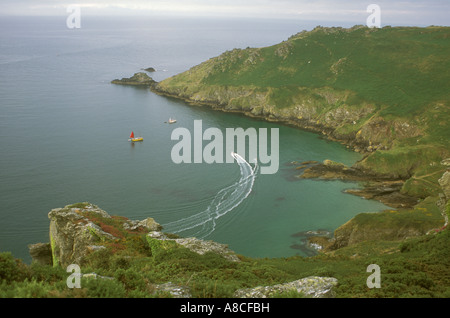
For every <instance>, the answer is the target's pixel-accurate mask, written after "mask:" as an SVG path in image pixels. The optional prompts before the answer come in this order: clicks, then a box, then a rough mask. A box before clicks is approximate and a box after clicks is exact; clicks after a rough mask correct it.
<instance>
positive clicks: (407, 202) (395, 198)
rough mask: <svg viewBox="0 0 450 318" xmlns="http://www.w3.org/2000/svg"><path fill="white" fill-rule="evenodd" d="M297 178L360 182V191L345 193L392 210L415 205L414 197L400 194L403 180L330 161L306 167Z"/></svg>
mask: <svg viewBox="0 0 450 318" xmlns="http://www.w3.org/2000/svg"><path fill="white" fill-rule="evenodd" d="M300 167H301V166H300ZM297 170H302V169H297ZM298 177H299V178H302V179H320V180H343V181H357V182H360V181H361V182H363V187H362V188H361V189H348V190H346V191H345V192H346V193H350V194H353V195H357V196H360V197H363V198H365V199H372V200H378V201H380V202H382V203H384V204H386V205H388V206H391V207H394V208H410V207H413V206H414V205H415V204H417V198H416V197H413V196H408V195H406V194H403V193H402V187H403V184H404V181H403V180H399V179H391V178H389V177H387V176H383V175H375V174H370V173H367V172H365V171H363V170H361V169H359V168H358V167H348V166H346V165H344V164H342V163H339V162H334V161H331V160H324V161H323V163H317V164H314V165H309V166H306V167H305V169H303V172H302V174H300V175H298Z"/></svg>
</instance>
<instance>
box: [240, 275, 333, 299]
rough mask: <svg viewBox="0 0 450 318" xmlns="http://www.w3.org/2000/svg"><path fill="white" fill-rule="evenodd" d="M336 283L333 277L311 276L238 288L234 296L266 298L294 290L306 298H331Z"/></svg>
mask: <svg viewBox="0 0 450 318" xmlns="http://www.w3.org/2000/svg"><path fill="white" fill-rule="evenodd" d="M337 283H338V281H337V279H336V278H334V277H317V276H311V277H306V278H302V279H299V280H296V281H293V282H289V283H285V284H278V285H272V286H258V287H255V288H247V289H239V290H237V291H236V292H235V294H234V296H235V297H236V298H268V297H273V296H275V295H282V294H283V293H288V292H290V291H295V292H297V293H300V294H302V295H304V296H305V297H308V298H333V297H335V295H334V292H333V287H335V286H336V285H337Z"/></svg>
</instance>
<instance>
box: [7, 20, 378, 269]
mask: <svg viewBox="0 0 450 318" xmlns="http://www.w3.org/2000/svg"><path fill="white" fill-rule="evenodd" d="M65 18H66V17H63V16H62V17H51V18H49V17H16V18H12V17H2V18H0V39H1V41H0V70H1V76H0V107H1V114H0V149H1V155H0V167H1V171H0V199H1V200H0V202H1V207H0V251H10V252H12V253H13V255H14V256H15V257H18V258H21V259H23V260H25V261H30V257H29V255H28V248H27V245H28V244H32V243H37V242H48V241H49V238H48V226H49V220H48V217H47V214H48V212H49V211H50V210H51V209H53V208H57V207H63V206H65V205H67V204H72V203H76V202H82V201H89V202H91V203H93V204H96V205H98V206H100V207H101V208H103V209H104V210H106V211H107V212H108V213H110V214H111V215H122V216H126V217H128V218H130V219H143V218H146V217H153V218H155V219H156V221H157V222H159V223H161V224H162V225H165V224H169V223H170V222H174V221H177V220H180V219H183V218H187V217H189V216H192V215H195V214H196V213H199V212H201V211H204V210H205V209H207V208H208V206H210V204H211V202H213V200H214V198H215V196H216V195H217V193H219V192H220V191H221V190H222V189H224V188H227V187H229V186H230V185H233V184H234V183H235V182H236V181H237V180H239V178H240V170H239V166H238V165H237V164H236V163H233V164H211V165H208V164H179V165H177V164H175V163H173V161H172V160H171V157H170V153H171V149H172V147H173V146H174V144H175V143H176V142H175V141H172V140H171V133H172V131H173V129H174V128H176V127H186V128H188V129H192V127H193V122H194V120H200V119H201V120H202V123H203V127H204V129H206V128H208V127H217V128H219V129H221V130H222V131H224V130H225V129H226V128H229V127H230V128H236V127H242V128H244V129H246V128H249V127H254V128H256V129H258V128H269V129H270V128H278V129H279V131H280V170H279V171H278V173H277V174H274V175H262V174H258V175H257V176H256V178H255V182H254V184H253V187H252V190H251V193H250V195H249V196H248V197H246V198H245V200H243V201H242V203H241V204H240V205H239V206H238V207H236V208H235V209H233V210H231V211H229V212H228V213H226V214H225V215H223V216H222V217H220V218H219V219H217V222H216V227H215V229H214V231H213V232H212V233H211V234H210V235H208V236H207V237H205V239H208V240H215V241H218V242H221V243H224V244H228V245H229V247H230V248H231V249H233V250H235V251H236V252H237V253H241V254H243V255H246V256H252V257H286V256H291V255H296V254H298V255H302V256H305V255H307V251H306V250H305V249H294V248H292V246H293V245H296V244H297V245H298V244H299V241H298V238H296V237H293V236H292V234H295V233H298V232H302V231H308V230H317V229H325V230H327V231H330V232H331V231H333V230H334V229H335V228H337V227H338V226H339V225H341V224H343V223H345V222H346V221H348V220H349V219H350V218H351V217H352V216H354V215H356V214H357V213H361V212H375V211H379V210H381V209H384V208H385V206H384V205H382V204H380V203H378V202H375V201H367V200H363V199H361V198H358V197H354V196H351V195H347V194H344V193H343V192H342V191H343V190H344V189H346V188H350V187H355V186H356V185H355V184H350V183H343V182H322V181H312V180H299V179H297V178H295V171H294V169H293V167H292V165H290V163H291V162H292V161H304V160H318V161H322V160H324V159H331V160H336V161H340V162H344V163H346V164H352V163H353V162H355V161H357V160H358V159H360V155H359V154H356V153H353V152H351V151H348V150H347V149H346V148H345V147H344V146H342V145H340V144H338V143H334V142H329V141H326V140H324V139H322V138H321V137H320V136H318V135H316V134H312V133H309V132H305V131H302V130H299V129H295V128H292V127H286V126H282V125H278V124H275V123H268V122H264V121H261V120H257V119H253V118H247V117H244V116H242V115H239V114H231V113H223V112H220V111H213V110H210V109H208V108H204V107H195V106H190V105H186V104H185V103H183V102H181V101H177V100H174V99H170V98H165V97H161V96H158V95H155V94H153V93H151V92H150V91H148V90H147V89H140V88H134V87H124V86H119V85H112V84H111V83H110V81H111V80H112V79H115V78H121V77H129V76H131V75H132V74H134V73H135V72H138V71H141V69H142V68H146V67H154V68H155V69H156V72H154V73H151V74H150V76H152V77H153V78H154V79H155V80H157V81H159V80H162V79H164V78H167V77H169V76H172V75H174V74H177V73H180V72H183V71H185V70H187V69H189V68H190V67H192V66H194V65H196V64H199V63H201V62H203V61H205V60H207V59H209V58H211V57H214V56H217V55H219V54H221V53H222V52H224V51H226V50H231V49H233V48H245V47H248V46H250V47H261V46H268V45H272V44H276V43H279V42H281V41H283V40H285V39H287V38H288V37H289V36H291V35H293V34H295V33H297V32H300V31H302V30H304V29H311V28H313V27H314V26H315V25H316V24H318V23H313V22H308V23H305V22H302V21H294V20H292V21H277V20H264V21H263V20H236V19H201V20H198V19H177V18H162V17H139V18H129V17H128V18H120V17H115V18H106V17H102V18H96V17H83V20H82V27H81V28H80V29H68V28H67V27H66V23H65ZM169 117H173V118H176V119H177V123H176V124H174V125H168V124H166V123H165V121H167V119H168V118H169ZM132 130H133V131H134V132H135V134H137V135H142V136H143V137H144V142H143V143H136V144H130V143H129V142H128V136H129V134H130V132H131V131H132ZM183 234H185V235H189V234H190V233H189V231H187V232H185V233H183Z"/></svg>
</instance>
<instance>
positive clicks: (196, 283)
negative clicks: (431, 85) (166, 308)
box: [0, 230, 450, 298]
mask: <svg viewBox="0 0 450 318" xmlns="http://www.w3.org/2000/svg"><path fill="white" fill-rule="evenodd" d="M129 238H130V239H131V237H129ZM127 239H128V238H127ZM140 244H141V246H139V247H138V248H137V249H135V248H128V249H125V250H116V251H115V252H114V251H113V248H107V249H103V250H99V251H97V252H94V253H92V254H91V255H89V257H88V258H87V259H86V262H85V263H84V264H82V265H81V268H82V272H83V273H84V274H86V273H91V272H95V273H97V274H98V275H102V276H106V277H109V278H110V279H108V278H99V277H98V278H88V277H83V278H82V280H81V288H80V289H77V288H74V289H69V288H68V287H67V286H66V279H67V277H68V276H69V273H66V272H65V270H64V269H62V268H61V267H60V266H56V267H53V266H50V265H49V266H43V265H39V264H37V263H32V264H31V265H26V264H23V263H22V262H21V261H20V260H16V259H14V258H13V257H12V255H11V254H10V253H0V279H1V282H0V297H20V298H26V297H33V298H35V297H39V298H40V297H52V298H66V297H101V298H108V297H139V298H141V297H170V295H169V294H168V293H164V292H156V290H155V286H156V285H157V284H161V283H166V282H168V281H170V282H172V283H175V284H178V285H181V286H188V287H189V289H190V292H191V294H192V297H212V298H220V297H233V293H234V291H235V290H236V289H239V288H249V287H256V286H261V285H274V284H279V283H285V282H289V281H293V280H296V279H300V278H303V277H307V276H332V277H336V278H337V279H338V282H339V283H338V285H337V287H336V289H335V291H336V296H337V297H434V298H436V297H450V275H449V268H450V250H449V249H448V246H449V244H450V232H449V231H448V230H442V231H440V232H438V233H434V234H430V235H425V236H420V237H416V238H412V239H408V240H406V241H404V242H394V241H369V242H363V243H360V244H357V245H354V246H351V247H345V248H341V249H339V250H336V251H334V252H332V253H323V254H319V255H317V256H315V257H308V258H305V257H290V258H277V259H252V258H246V257H243V256H241V257H240V258H241V262H231V261H229V260H226V259H225V258H223V257H222V256H220V255H217V254H214V253H206V254H205V255H199V254H197V253H194V252H192V251H190V250H188V249H186V248H184V247H181V246H176V245H173V246H170V247H167V246H166V247H163V246H160V247H156V246H153V248H150V244H151V243H149V242H148V241H146V240H141V241H140ZM369 264H378V265H379V266H380V268H381V288H379V289H369V288H368V287H367V285H366V279H367V277H368V276H369V275H370V273H367V272H366V268H367V266H368V265H369ZM111 278H112V279H111ZM273 297H304V295H301V294H298V293H297V292H295V291H293V292H287V293H283V294H279V295H278V294H277V295H274V296H273Z"/></svg>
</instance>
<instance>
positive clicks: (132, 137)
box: [128, 132, 144, 142]
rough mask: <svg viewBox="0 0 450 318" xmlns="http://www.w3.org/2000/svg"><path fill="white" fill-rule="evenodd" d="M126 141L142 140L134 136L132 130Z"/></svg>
mask: <svg viewBox="0 0 450 318" xmlns="http://www.w3.org/2000/svg"><path fill="white" fill-rule="evenodd" d="M128 141H132V142H136V141H144V138H142V137H134V132H131V135H130V139H128Z"/></svg>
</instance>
